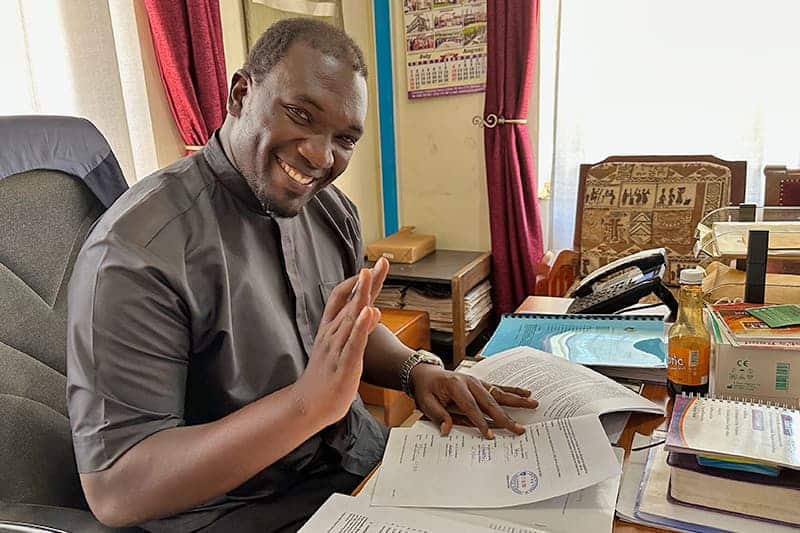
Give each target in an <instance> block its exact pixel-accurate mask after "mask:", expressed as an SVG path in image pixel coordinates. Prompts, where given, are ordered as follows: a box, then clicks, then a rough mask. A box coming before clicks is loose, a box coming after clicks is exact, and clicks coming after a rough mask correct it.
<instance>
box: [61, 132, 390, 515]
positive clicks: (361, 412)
mask: <svg viewBox="0 0 800 533" xmlns="http://www.w3.org/2000/svg"><path fill="white" fill-rule="evenodd" d="M362 262H363V254H362V242H361V237H360V232H359V222H358V215H357V213H356V209H355V206H354V205H353V204H352V203H351V202H350V201H349V200H348V199H347V198H346V197H345V196H344V194H342V193H341V192H340V191H339V190H338V189H336V188H335V187H333V186H328V187H326V188H325V189H323V190H321V191H320V192H319V193H318V194H317V195H316V196H315V197H314V198H313V199H312V200H311V201H310V202H309V203H308V205H307V206H306V207H305V208H304V209H303V210H302V212H301V213H300V214H299V215H297V216H296V217H293V218H277V217H272V216H269V215H267V214H266V213H265V212H264V211H263V210H262V208H261V206H260V204H259V203H258V201H257V199H256V198H255V196H254V195H253V193H252V192H251V191H250V189H249V187H248V186H247V184H246V182H245V181H244V179H243V178H242V176H241V175H240V174H239V172H238V171H237V170H236V169H235V168H234V167H233V166H232V165H231V164H230V162H229V161H228V159H227V157H226V156H225V153H224V152H223V150H222V147H221V146H220V143H219V141H218V139H217V137H216V135H215V136H214V137H213V138H212V140H211V141H209V143H208V145H207V146H206V147H205V148H204V149H203V150H202V151H201V152H199V153H196V154H194V155H192V156H190V157H187V158H184V159H182V160H180V161H178V162H176V163H175V164H173V165H171V166H169V167H167V168H165V169H163V170H161V171H159V172H157V173H156V174H154V175H152V176H150V177H148V178H146V179H144V180H142V181H141V182H139V183H137V184H136V185H135V186H133V187H132V188H131V189H130V190H129V191H128V192H126V193H125V194H124V195H123V196H121V197H120V198H119V200H117V202H116V203H115V204H114V205H113V206H112V207H111V208H110V209H109V210H108V212H107V213H106V214H105V215H104V216H103V217H102V219H101V220H100V221H99V222H98V224H97V226H96V227H95V228H94V230H93V231H92V232H91V234H90V235H89V237H88V239H87V240H86V242H85V244H84V246H83V248H82V250H81V252H80V255H79V257H78V259H77V263H76V265H75V268H74V273H73V276H72V280H71V282H70V287H69V325H68V338H67V367H68V381H67V397H68V402H69V414H70V420H71V424H72V433H73V441H74V445H75V454H76V457H77V461H78V468H79V470H80V472H93V471H98V470H103V469H105V468H108V467H109V466H110V465H111V464H112V463H113V462H114V461H115V460H116V459H117V458H119V457H120V456H121V455H122V454H123V453H124V452H125V451H126V450H128V449H129V448H130V447H132V446H133V445H135V444H136V443H137V442H139V441H141V440H142V439H144V438H146V437H148V436H149V435H152V434H153V433H156V432H158V431H160V430H163V429H166V428H171V427H175V426H181V425H190V424H203V423H206V422H210V421H213V420H217V419H219V418H221V417H224V416H225V415H227V414H229V413H231V412H233V411H235V410H237V409H239V408H240V407H242V406H244V405H246V404H248V403H250V402H252V401H254V400H257V399H258V398H261V397H263V396H265V395H267V394H270V393H271V392H273V391H276V390H278V389H280V388H283V387H285V386H287V385H289V384H291V383H294V382H295V381H296V380H297V378H298V377H299V376H300V375H301V374H302V372H303V370H304V369H305V367H306V364H307V362H308V357H309V354H310V353H311V346H312V344H313V342H314V336H315V334H316V331H317V327H318V325H319V322H320V319H321V317H322V311H323V308H324V305H325V301H326V299H327V296H328V295H329V294H330V291H331V290H332V289H333V287H334V286H335V285H336V284H337V283H339V282H340V281H342V280H343V279H345V278H347V277H349V276H352V275H354V274H355V273H357V271H358V269H359V268H360V267H361V266H362ZM385 441H386V429H385V428H384V427H383V426H382V425H381V424H380V423H378V422H377V421H375V420H374V419H373V418H372V417H371V416H370V414H369V413H368V412H367V410H366V409H365V407H364V405H363V403H362V402H361V399H360V398H358V397H357V398H356V400H355V401H354V402H353V404H352V406H351V408H350V411H349V413H348V415H347V416H346V417H345V418H344V419H343V420H341V421H340V422H338V423H337V424H335V425H333V426H330V427H329V428H327V429H325V430H323V431H322V432H321V433H319V434H317V435H314V436H313V437H311V438H310V439H309V440H308V441H306V442H305V443H304V444H302V445H301V446H300V447H299V448H297V449H296V450H294V451H292V452H291V453H290V454H289V455H288V456H286V457H284V458H283V459H281V460H280V461H279V462H278V463H276V464H274V465H272V466H270V467H269V468H267V469H265V470H264V471H262V472H261V473H260V474H258V475H257V476H256V477H255V478H253V479H251V480H249V481H248V482H247V483H245V484H244V485H242V486H241V487H239V488H238V489H236V490H235V491H233V492H232V493H231V494H229V495H227V496H226V497H223V498H220V499H219V500H217V501H214V502H211V503H210V504H208V505H206V506H204V507H203V509H202V510H198V511H199V514H200V515H203V514H205V513H204V512H203V510H205V509H208V510H209V511H211V514H214V513H213V511H214V510H215V509H223V508H226V507H229V506H230V505H232V504H234V502H237V501H239V502H241V500H242V499H250V498H258V497H263V496H268V495H271V494H276V493H279V492H280V491H282V490H285V489H287V488H289V487H291V486H292V485H293V484H295V483H296V482H298V481H299V480H300V479H303V478H305V477H307V476H308V475H310V474H311V473H313V472H316V471H319V470H320V469H324V468H325V467H326V466H328V465H331V464H333V465H334V466H339V465H340V466H341V468H343V469H344V470H346V471H348V472H351V473H353V474H357V475H365V474H367V473H368V472H369V471H370V469H371V468H372V467H373V466H374V465H375V464H376V463H377V462H378V461H379V460H380V458H381V455H382V453H383V448H384V445H385ZM263 445H264V446H270V443H269V442H264V443H263ZM198 511H195V512H194V513H192V515H193V516H194V517H195V518H196V519H200V518H201V516H198ZM217 514H218V513H217ZM210 520H213V517H211V518H210ZM192 522H193V523H194V524H195V525H198V524H199V523H202V522H207V520H203V519H201V520H200V521H199V522H198V521H196V520H192Z"/></svg>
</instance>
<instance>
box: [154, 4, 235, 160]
mask: <svg viewBox="0 0 800 533" xmlns="http://www.w3.org/2000/svg"><path fill="white" fill-rule="evenodd" d="M145 7H146V10H147V18H148V20H149V21H150V29H151V33H152V36H153V45H154V48H155V53H156V60H157V61H158V68H159V70H160V72H161V81H162V82H163V84H164V90H165V92H166V94H167V100H168V101H169V107H170V110H171V111H172V116H173V117H174V118H175V124H176V125H177V127H178V131H179V132H180V134H181V137H182V138H183V141H184V143H185V144H186V147H187V150H192V149H194V148H195V147H199V146H202V145H204V144H205V143H206V141H208V138H209V136H210V135H211V134H212V133H213V132H214V130H215V129H217V128H218V127H219V126H221V125H222V121H223V119H224V118H225V102H226V100H227V94H228V83H227V79H226V74H225V55H224V51H223V45H222V25H221V23H220V14H219V0H172V1H169V2H164V1H161V0H145Z"/></svg>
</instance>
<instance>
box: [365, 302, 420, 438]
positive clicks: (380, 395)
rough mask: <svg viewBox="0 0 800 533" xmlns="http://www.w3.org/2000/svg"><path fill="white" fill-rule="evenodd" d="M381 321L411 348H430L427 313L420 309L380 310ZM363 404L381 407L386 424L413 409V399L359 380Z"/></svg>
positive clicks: (392, 423)
mask: <svg viewBox="0 0 800 533" xmlns="http://www.w3.org/2000/svg"><path fill="white" fill-rule="evenodd" d="M381 324H383V325H384V326H386V327H387V328H389V330H390V331H391V332H392V333H394V334H395V335H397V338H398V339H400V341H401V342H402V343H403V344H405V345H406V346H408V347H409V348H412V349H414V350H430V348H431V329H430V323H429V322H428V314H427V313H423V312H422V311H406V310H403V309H381ZM358 392H359V394H361V399H362V400H364V403H368V404H372V405H380V406H381V407H383V422H384V423H385V424H386V425H387V426H389V427H396V426H399V425H400V424H402V423H403V420H405V419H406V418H408V417H409V416H410V415H411V413H412V412H413V411H414V400H412V399H411V398H409V397H408V396H406V395H405V394H403V393H402V392H400V391H396V390H392V389H384V388H383V387H376V386H375V385H370V384H369V383H364V382H363V381H362V382H361V385H360V386H359V388H358Z"/></svg>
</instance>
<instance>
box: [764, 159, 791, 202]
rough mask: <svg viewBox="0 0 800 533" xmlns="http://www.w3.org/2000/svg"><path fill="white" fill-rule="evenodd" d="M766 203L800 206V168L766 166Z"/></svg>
mask: <svg viewBox="0 0 800 533" xmlns="http://www.w3.org/2000/svg"><path fill="white" fill-rule="evenodd" d="M764 205H765V206H768V205H769V206H780V207H795V206H800V168H786V167H785V166H778V165H767V166H765V167H764Z"/></svg>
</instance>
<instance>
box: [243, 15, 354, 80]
mask: <svg viewBox="0 0 800 533" xmlns="http://www.w3.org/2000/svg"><path fill="white" fill-rule="evenodd" d="M296 41H302V42H304V43H306V44H308V45H309V46H310V47H311V48H313V49H314V50H318V51H320V52H322V54H324V55H326V56H331V57H334V58H336V59H338V60H339V61H342V62H347V63H351V64H352V65H353V70H354V71H356V72H358V73H359V74H361V75H362V76H364V77H365V78H366V77H367V64H366V62H365V61H364V53H363V52H362V51H361V48H359V47H358V45H357V44H356V43H355V41H353V39H351V38H350V36H349V35H347V34H346V33H345V32H344V31H342V30H340V29H339V28H337V27H335V26H331V25H330V24H328V23H326V22H322V21H319V20H315V19H310V18H289V19H284V20H280V21H278V22H276V23H274V24H273V25H272V26H270V27H269V28H267V30H266V31H265V32H264V33H263V34H262V35H261V37H259V39H258V41H256V44H255V45H254V46H253V48H252V49H251V50H250V54H249V55H248V57H247V61H246V62H245V64H244V66H243V68H244V70H246V71H247V72H248V73H249V74H250V75H251V76H253V78H254V79H255V80H256V81H261V80H262V79H264V76H266V75H267V73H268V72H269V71H270V70H272V67H274V66H275V65H276V64H277V63H278V62H279V61H280V60H281V59H283V57H284V56H285V55H286V53H287V52H288V51H289V48H290V47H291V46H292V44H294V43H295V42H296Z"/></svg>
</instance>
